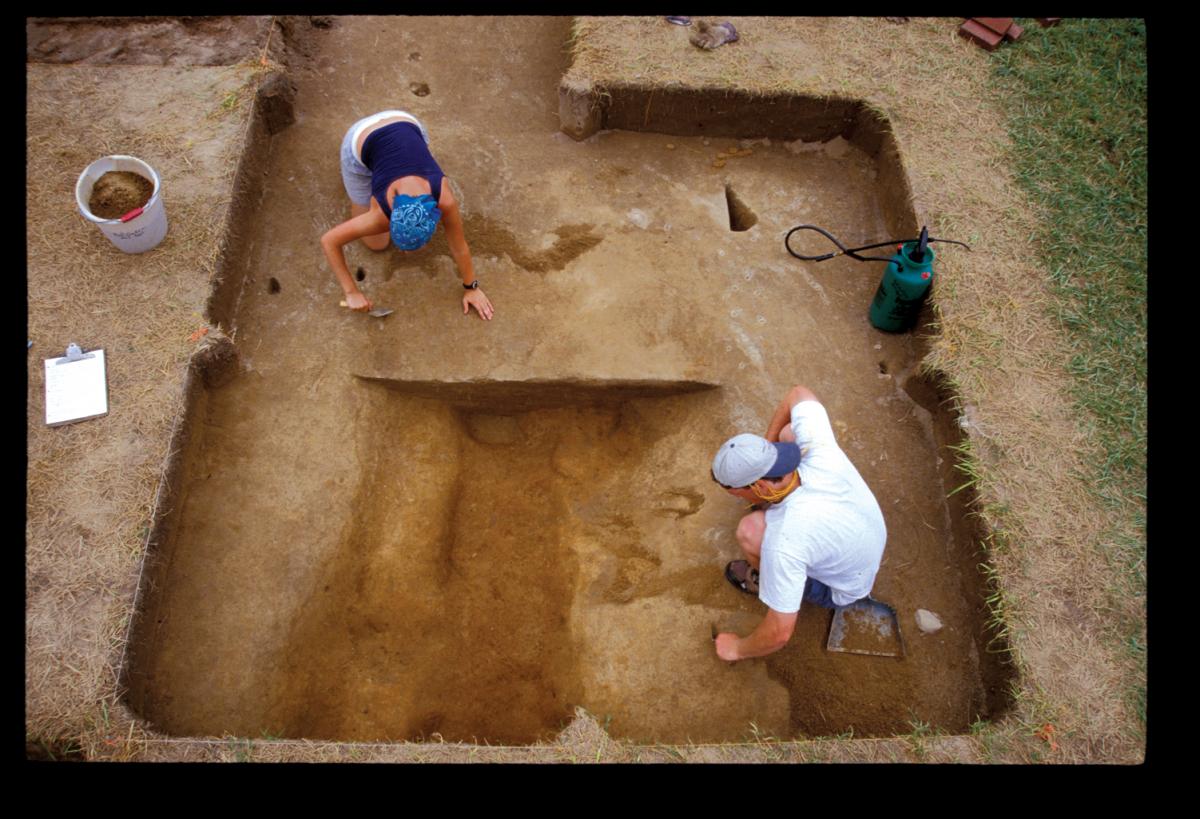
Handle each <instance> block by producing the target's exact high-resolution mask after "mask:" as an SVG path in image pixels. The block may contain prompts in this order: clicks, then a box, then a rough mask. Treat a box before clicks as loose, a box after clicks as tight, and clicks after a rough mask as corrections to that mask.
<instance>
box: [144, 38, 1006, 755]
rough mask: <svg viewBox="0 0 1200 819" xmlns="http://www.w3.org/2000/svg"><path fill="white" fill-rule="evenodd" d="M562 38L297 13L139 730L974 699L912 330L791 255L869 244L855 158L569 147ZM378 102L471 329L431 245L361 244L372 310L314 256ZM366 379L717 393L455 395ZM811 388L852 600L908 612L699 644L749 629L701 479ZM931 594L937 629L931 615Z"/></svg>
mask: <svg viewBox="0 0 1200 819" xmlns="http://www.w3.org/2000/svg"><path fill="white" fill-rule="evenodd" d="M568 28H569V20H568V19H567V18H536V19H532V20H530V19H501V20H487V21H483V20H478V21H476V20H468V19H462V18H457V19H456V20H455V22H454V24H453V25H452V26H451V25H446V24H445V23H444V21H439V20H437V19H435V18H409V19H405V20H397V19H388V18H383V19H372V18H358V17H354V18H339V20H338V21H337V24H336V25H334V26H333V27H331V28H329V29H327V30H313V31H311V32H309V34H311V35H312V36H313V37H316V38H318V39H317V40H315V41H314V42H313V43H311V44H310V46H311V48H310V51H311V53H312V54H313V58H312V62H311V64H309V65H307V66H304V67H301V68H300V69H299V70H297V71H296V73H295V75H294V79H295V82H296V85H297V87H298V93H297V97H296V105H297V109H296V113H297V118H296V123H295V125H293V126H292V127H291V128H289V129H287V130H285V131H283V132H281V133H279V134H277V135H276V136H275V137H274V138H273V142H272V147H271V155H270V159H269V162H268V163H267V165H266V167H265V168H264V169H263V173H264V182H263V186H264V192H263V197H262V200H261V207H260V208H258V209H257V211H256V212H255V214H254V216H253V219H252V224H251V225H249V226H248V230H249V231H250V232H251V236H252V237H253V238H252V239H251V242H250V245H249V249H248V253H247V256H246V258H245V259H244V260H243V262H242V264H241V265H240V270H238V271H237V274H238V275H244V277H245V280H246V289H245V293H244V297H243V298H242V300H241V302H240V305H239V307H238V311H237V314H236V321H235V325H236V333H235V339H236V345H237V347H238V348H239V350H240V360H241V369H242V371H241V372H240V374H239V375H238V377H237V378H236V379H234V380H233V381H232V382H230V383H229V384H227V385H225V386H223V387H220V388H218V389H214V390H212V391H210V392H209V393H207V394H206V395H204V396H203V397H202V399H201V401H200V403H199V404H198V405H197V406H196V407H194V410H193V415H192V441H191V443H190V445H189V446H190V449H189V455H188V457H187V460H186V463H185V468H186V478H185V491H184V493H183V495H182V496H181V499H180V502H179V503H178V504H177V505H176V507H175V509H174V510H173V515H174V516H175V527H176V528H175V536H174V537H173V538H172V539H171V540H170V542H168V543H164V544H163V545H162V551H161V553H160V554H159V555H158V560H157V562H156V564H155V565H154V566H152V567H151V569H150V572H151V574H150V577H151V579H152V581H153V583H152V585H151V586H150V587H149V588H150V591H149V592H148V593H147V596H146V604H145V608H144V612H143V616H142V619H141V621H140V624H139V626H138V629H137V632H136V635H135V644H134V646H133V654H132V665H131V668H130V673H129V677H128V680H129V685H130V702H131V704H132V705H133V706H134V707H135V708H136V709H137V710H138V711H139V712H140V713H141V714H142V715H143V716H144V717H146V718H147V719H148V720H150V722H151V723H152V724H153V725H154V726H155V727H157V728H159V729H160V730H163V731H166V732H167V733H170V734H175V735H192V736H195V735H204V734H225V733H229V734H235V735H241V736H262V735H264V734H265V735H270V736H304V737H309V738H328V739H334V738H336V739H345V740H376V739H400V738H405V737H419V736H429V735H431V734H433V733H437V734H440V735H441V736H442V737H444V738H446V739H464V740H471V739H478V740H484V739H487V740H490V741H493V742H496V741H502V742H529V741H532V740H534V739H536V738H539V737H545V736H548V735H549V734H551V733H552V732H554V731H555V730H557V729H559V728H560V727H561V726H562V723H563V722H564V721H565V720H566V719H568V718H569V716H570V713H571V708H572V706H574V705H583V706H584V707H585V708H587V709H588V711H590V712H591V713H593V714H596V715H598V716H599V717H602V718H603V719H604V720H605V722H606V726H607V729H608V731H609V732H610V733H611V734H612V735H613V736H615V737H621V738H632V739H636V740H643V741H650V740H654V741H667V742H676V741H685V740H689V739H690V740H693V741H722V740H740V739H744V738H746V737H748V736H750V735H751V725H752V724H753V725H754V726H756V729H755V730H756V731H757V732H758V735H759V736H764V735H772V736H776V737H791V736H798V735H809V736H812V735H830V734H836V733H842V732H846V731H851V730H852V731H853V732H854V735H856V736H872V735H874V736H879V735H890V734H894V733H903V732H907V731H909V730H911V726H912V724H913V722H914V721H921V722H927V723H929V724H930V725H932V726H934V727H936V728H939V729H942V730H946V731H949V732H961V731H963V730H965V729H966V728H967V726H968V725H969V724H970V723H971V722H972V721H973V720H974V719H976V718H977V717H979V716H981V715H984V711H985V704H984V702H985V696H984V691H983V683H982V681H981V677H980V672H979V659H978V651H979V647H978V645H977V641H976V635H977V634H978V632H979V623H978V613H977V611H976V605H977V602H978V601H976V600H973V599H971V598H970V596H969V594H967V593H965V589H967V588H969V587H970V583H968V582H966V579H965V578H964V576H963V572H964V569H966V570H970V569H973V566H974V560H973V559H971V558H969V557H968V558H964V554H963V551H964V550H966V549H969V548H971V547H970V546H969V545H961V544H958V543H956V542H955V539H954V537H953V535H952V531H951V521H950V520H949V516H948V512H947V507H946V504H945V501H944V498H945V494H946V490H947V487H946V486H944V484H943V482H942V476H941V473H940V471H939V463H938V461H937V457H938V456H937V450H936V446H935V442H934V439H933V435H932V431H931V424H930V418H929V413H928V412H927V411H926V410H925V409H923V408H921V407H919V406H917V405H916V404H915V403H914V402H913V401H912V400H911V399H910V398H909V397H908V395H907V394H906V393H905V392H904V390H903V389H901V388H900V386H899V383H900V382H901V381H902V380H903V378H904V377H905V375H906V374H907V373H908V372H909V370H910V368H911V366H912V364H913V362H914V358H915V353H916V350H915V349H914V346H913V340H912V338H911V337H910V336H908V335H901V336H890V335H886V334H883V333H880V332H878V331H876V330H874V329H873V328H871V327H870V326H869V324H868V322H867V319H866V308H867V305H868V304H869V302H870V299H871V297H872V295H873V293H874V289H875V285H876V284H877V278H876V277H877V276H878V273H879V271H878V268H877V266H866V265H859V264H856V263H854V262H852V261H848V260H834V261H830V262H827V263H824V264H822V265H820V266H817V265H809V264H805V263H802V262H799V261H797V260H795V259H793V258H791V257H790V256H788V255H787V254H786V252H785V251H784V249H783V245H782V238H783V235H784V233H786V231H787V229H789V228H790V227H792V226H794V225H795V224H799V223H802V222H815V223H819V224H823V225H837V226H839V231H838V233H839V235H840V236H841V238H842V239H843V240H844V241H846V242H850V243H862V242H867V241H875V240H878V239H880V238H883V237H884V236H885V235H886V228H885V223H886V220H885V218H884V217H885V215H884V213H883V211H882V205H881V204H880V196H879V192H878V185H877V180H876V175H877V170H876V167H875V164H874V162H873V161H872V160H871V159H870V158H869V157H867V156H865V155H863V154H862V153H861V152H859V151H858V150H857V149H855V148H853V147H852V146H850V145H849V144H847V143H846V142H845V141H844V140H841V139H837V140H834V141H832V142H830V143H827V144H825V145H815V144H800V143H780V142H763V141H758V142H749V143H739V141H738V140H736V139H701V138H694V137H669V136H664V135H656V134H646V133H630V132H601V133H600V134H597V135H596V136H594V137H592V138H590V139H588V140H586V141H585V142H582V143H575V142H572V141H571V140H570V139H569V138H567V137H566V136H564V135H563V134H561V133H560V132H559V130H558V125H559V123H558V116H557V93H556V92H557V82H558V78H559V77H560V75H561V73H562V71H563V70H564V68H565V65H564V54H565V52H564V42H565V40H566V37H567V34H568ZM457 53H470V54H472V55H475V56H474V57H473V60H472V62H471V64H470V65H469V66H467V67H464V66H463V65H461V64H459V63H458V62H456V61H454V60H451V59H447V58H446V55H451V54H457ZM397 55H400V57H399V59H398V58H397ZM422 85H424V86H425V87H426V88H427V89H428V93H427V94H423V95H420V96H418V95H417V94H416V93H415V92H409V91H407V90H399V91H393V92H389V91H388V90H387V89H388V88H392V89H409V88H410V87H413V88H420V87H421V86H422ZM390 107H400V108H404V109H407V110H409V111H412V112H413V113H415V114H417V115H418V116H420V117H421V118H422V119H423V120H424V121H425V123H426V124H427V126H428V127H429V130H430V132H431V135H432V140H431V147H432V149H433V152H434V154H435V156H437V157H438V159H439V161H440V162H441V163H442V166H443V168H444V170H445V171H446V173H447V175H448V177H449V178H450V179H452V180H453V183H454V184H455V186H456V190H457V191H458V192H459V194H460V200H461V201H462V202H463V208H464V212H465V218H466V231H467V239H468V242H469V243H470V246H471V249H472V253H473V256H474V258H475V263H476V270H477V273H478V274H479V276H480V279H481V281H482V283H483V288H484V289H485V291H486V292H487V293H488V295H489V297H490V298H491V299H492V301H493V302H494V304H495V306H496V309H497V315H496V319H495V320H494V321H492V322H490V323H485V322H482V321H479V320H478V319H476V318H475V317H474V316H473V315H472V316H469V317H465V316H463V315H462V313H461V308H460V306H459V294H460V293H461V289H460V288H459V287H458V284H457V280H456V276H455V275H453V270H454V268H453V263H452V261H451V259H450V257H449V254H448V251H447V248H446V244H445V240H444V238H443V237H442V235H441V234H440V233H439V234H438V237H437V238H436V239H435V241H434V242H433V243H431V246H430V247H428V248H426V249H424V250H422V251H419V252H417V253H413V254H407V255H401V254H399V253H398V252H394V251H386V252H383V253H379V254H375V253H371V252H370V251H367V250H365V249H364V248H361V247H354V248H351V249H350V250H349V252H348V261H349V263H350V267H351V269H352V270H354V269H355V268H357V267H360V266H361V267H362V269H363V271H364V274H365V275H364V282H363V284H362V285H361V286H363V287H364V289H365V291H366V292H367V293H368V294H369V295H370V296H371V297H372V298H374V299H375V300H376V302H377V303H378V304H383V305H386V306H390V307H394V308H396V313H395V314H393V315H392V316H391V317H389V318H387V319H383V320H376V319H369V318H367V317H364V316H361V315H350V314H348V313H346V311H344V310H342V309H340V308H338V306H337V302H338V299H339V298H340V291H339V289H338V287H337V285H336V282H335V280H334V277H333V275H332V273H331V272H330V271H329V270H328V268H327V265H326V263H325V261H324V259H323V257H322V255H321V251H320V247H319V244H318V242H317V240H318V238H319V236H320V234H321V233H322V232H323V231H324V230H326V229H328V228H329V227H331V226H332V225H334V224H336V223H337V222H339V221H340V220H341V219H343V218H345V216H346V215H347V203H346V200H345V194H344V192H343V190H342V185H341V180H340V176H339V172H338V166H337V159H336V157H337V147H338V144H339V143H340V140H341V137H342V134H343V133H344V131H345V129H346V128H347V127H348V125H349V124H350V123H351V122H353V121H354V120H355V119H357V118H359V117H361V116H364V115H366V114H369V113H372V112H374V111H376V110H380V109H383V108H390ZM739 147H740V148H742V149H749V153H747V154H745V155H741V156H738V157H736V158H732V159H729V160H728V161H727V162H726V163H725V165H724V167H720V168H717V167H714V160H716V159H717V153H718V152H719V151H723V150H727V149H732V148H739ZM727 189H728V190H732V191H733V192H734V193H736V196H737V199H738V200H739V201H740V202H741V203H743V205H744V206H745V207H746V208H748V209H749V210H751V211H752V212H753V213H754V214H755V215H756V216H757V222H756V224H754V225H753V226H752V227H750V228H749V229H748V230H744V231H733V230H730V215H729V210H728V208H729V204H728V202H729V201H730V199H729V197H727ZM743 218H744V214H743ZM355 375H364V376H371V377H375V378H384V379H393V380H398V381H417V382H429V381H438V380H445V381H451V382H459V381H467V380H470V379H478V378H488V379H501V380H503V379H508V380H522V379H541V380H546V381H555V380H563V379H586V380H589V381H592V382H603V381H605V380H623V379H624V380H628V379H658V380H661V381H665V382H673V381H685V380H695V381H708V382H712V383H716V384H720V385H721V387H720V389H716V390H712V391H708V392H702V393H698V394H696V395H690V396H680V397H674V398H662V399H637V400H632V401H627V402H624V403H623V404H622V405H620V406H618V407H617V408H609V409H603V408H601V409H596V408H579V409H574V410H573V409H570V408H567V409H563V408H559V409H555V410H536V409H532V410H528V411H527V410H526V409H525V408H520V409H519V410H514V409H513V408H506V407H503V406H500V407H498V408H497V411H496V413H495V414H484V415H471V414H470V413H468V414H467V415H466V416H464V415H463V414H462V412H461V411H458V410H454V409H453V408H451V407H449V406H447V405H445V404H441V403H438V402H436V401H429V400H421V399H415V398H411V397H406V396H403V395H397V394H395V393H394V392H392V391H388V390H384V389H381V388H379V387H378V386H377V385H373V384H367V383H364V381H363V380H362V379H358V378H355ZM796 382H802V383H805V384H807V385H808V386H809V387H811V388H812V389H814V390H815V391H816V393H817V394H818V395H819V396H820V397H821V398H822V400H823V401H824V403H825V405H826V406H827V407H828V409H829V412H830V415H831V417H832V419H833V421H834V425H835V430H836V431H837V433H838V435H839V440H840V442H841V444H842V446H843V448H844V449H845V450H846V451H847V453H848V454H849V455H850V457H851V459H852V460H853V461H854V462H855V464H856V465H857V466H858V468H859V470H860V471H861V472H862V474H863V476H864V478H865V479H866V480H867V482H868V484H869V485H870V486H872V488H873V489H874V491H875V493H876V496H877V497H878V499H879V501H880V504H881V506H882V508H883V510H884V515H885V519H886V522H887V525H888V529H889V544H888V548H887V552H886V554H885V558H884V563H883V567H882V570H881V572H880V575H879V579H878V582H877V585H876V590H875V591H876V595H877V596H878V597H880V598H881V599H884V600H887V601H889V602H891V603H892V604H893V605H895V606H896V608H897V609H898V611H899V612H900V616H901V623H902V628H903V629H904V630H905V635H906V642H907V648H908V656H907V657H906V658H905V659H904V660H900V661H898V660H891V659H879V658H869V657H859V656H839V655H831V654H830V653H828V652H826V651H825V650H824V648H823V642H824V639H825V635H826V632H827V629H828V625H829V613H828V612H827V611H822V610H817V609H805V610H803V611H802V612H801V616H800V619H799V624H798V627H797V631H796V635H795V636H794V637H793V640H792V642H791V644H790V645H789V646H788V647H787V649H785V650H784V651H782V652H780V653H779V654H777V655H774V656H773V657H771V658H769V659H768V660H766V661H751V662H745V663H739V664H737V665H735V666H728V665H726V664H724V663H721V662H720V661H719V660H717V658H716V657H715V655H714V654H713V652H712V647H711V639H710V628H711V626H712V625H713V624H714V623H715V624H716V625H718V626H719V627H721V628H723V629H738V630H741V632H742V633H746V631H748V630H749V628H751V627H752V626H753V625H754V624H755V623H756V622H757V620H758V619H759V617H760V616H761V614H762V611H763V610H762V607H761V605H760V604H758V603H757V601H754V600H751V599H750V598H748V597H746V596H743V595H740V594H738V593H737V592H736V591H734V590H733V589H732V588H730V587H729V586H728V584H727V583H726V581H725V580H724V578H723V576H722V574H721V568H722V567H723V566H724V564H725V562H727V561H728V560H730V559H733V558H735V557H737V556H738V554H737V549H736V546H735V544H734V541H733V529H734V526H735V525H736V522H737V519H738V517H739V515H740V513H741V512H740V509H739V504H738V503H737V502H735V501H734V500H733V499H731V498H729V497H728V496H727V495H725V494H724V493H723V492H721V491H720V490H719V488H717V487H716V486H715V485H713V484H712V483H711V482H710V481H709V480H708V474H707V470H708V463H709V459H710V457H711V451H712V449H713V447H714V446H716V444H718V443H719V442H720V441H721V440H723V439H724V438H725V437H727V436H728V435H730V434H732V433H733V432H736V431H739V430H743V429H749V430H759V429H761V428H762V427H764V426H765V424H766V421H767V418H768V415H769V413H770V411H771V409H772V408H773V406H774V404H775V402H776V401H777V400H778V399H779V397H780V396H781V395H782V394H783V393H784V392H785V391H786V389H787V388H788V387H789V386H790V385H791V384H793V383H796ZM472 418H474V420H472ZM480 419H483V420H480ZM481 424H482V425H483V426H482V427H480V425H481ZM481 428H482V429H483V430H484V431H482V432H481V431H480V429H481ZM496 436H499V437H498V438H497V437H496ZM489 437H491V438H492V440H491V442H489V441H488V439H489ZM505 439H507V440H508V441H512V442H513V443H505ZM519 442H526V443H520V445H518V443H519ZM547 453H550V454H549V455H547ZM560 453H565V454H560ZM448 533H449V534H454V535H455V537H453V538H449V539H447V538H446V537H444V535H446V534H448ZM447 549H449V550H450V551H449V553H447V551H446V550H447ZM964 560H965V562H964ZM918 608H925V609H929V610H932V611H935V612H937V614H938V615H939V616H940V617H941V618H942V620H943V622H945V623H946V627H945V628H944V629H943V630H942V631H941V632H939V633H937V634H935V635H928V636H927V635H922V634H920V633H919V632H918V631H917V629H916V627H915V623H914V620H913V616H914V613H915V611H916V609H918Z"/></svg>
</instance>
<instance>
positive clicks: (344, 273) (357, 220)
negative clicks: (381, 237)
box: [321, 207, 388, 310]
mask: <svg viewBox="0 0 1200 819" xmlns="http://www.w3.org/2000/svg"><path fill="white" fill-rule="evenodd" d="M387 229H388V222H387V217H386V216H384V215H383V211H381V210H379V209H378V207H374V208H371V209H370V210H368V211H367V212H366V213H363V214H360V215H358V216H355V217H354V218H352V219H347V220H346V221H345V222H342V223H341V224H340V225H338V226H337V227H334V228H330V229H329V230H328V231H326V232H325V234H324V235H323V236H321V250H323V251H324V252H325V259H326V260H327V261H328V262H329V266H330V267H332V268H333V274H334V276H336V277H337V280H338V284H340V285H341V286H342V292H343V293H345V294H346V304H347V305H348V306H349V307H350V309H351V310H370V309H371V307H372V303H371V300H370V299H368V298H367V297H366V296H364V295H363V294H362V292H361V291H360V290H359V289H358V285H357V284H355V282H354V277H353V276H351V275H350V268H349V267H347V266H346V253H345V251H344V250H343V248H344V247H345V246H346V245H348V244H350V243H351V242H353V241H354V240H355V239H361V238H362V237H364V236H373V235H375V234H377V233H383V232H384V231H386V230H387Z"/></svg>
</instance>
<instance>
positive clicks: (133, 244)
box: [75, 154, 167, 253]
mask: <svg viewBox="0 0 1200 819" xmlns="http://www.w3.org/2000/svg"><path fill="white" fill-rule="evenodd" d="M110 171H128V172H132V173H135V174H137V175H138V176H141V177H143V178H145V179H148V180H150V182H151V183H153V186H154V189H153V191H152V192H151V194H150V199H149V200H148V201H147V202H146V203H145V204H144V205H142V206H141V207H138V208H134V209H133V210H131V211H129V212H128V213H126V214H124V215H122V216H121V217H120V218H118V219H105V218H103V217H101V216H97V215H96V214H94V213H92V211H91V210H90V208H89V206H88V202H89V201H90V199H91V197H92V190H93V189H94V188H95V187H96V182H97V181H99V179H100V177H102V176H104V174H106V173H108V172H110ZM75 204H76V205H77V206H78V208H79V212H80V213H81V214H82V215H83V217H84V218H85V219H87V220H88V221H89V222H92V223H93V224H95V225H96V227H98V228H100V232H101V233H103V234H104V235H105V236H106V237H107V238H108V240H109V241H110V242H112V243H113V244H114V245H116V246H117V248H118V249H120V250H122V251H123V252H125V253H144V252H146V251H147V250H150V249H152V248H154V247H157V246H158V244H159V243H160V242H162V240H163V238H164V237H165V236H166V235H167V213H166V210H165V208H164V207H163V200H162V183H161V180H159V178H158V173H157V171H155V170H154V169H153V168H152V167H150V165H148V164H147V163H145V162H143V161H142V160H140V159H138V158H137V157H135V156H126V155H123V154H114V155H112V156H105V157H101V158H100V159H97V160H96V161H95V162H93V163H92V164H91V165H88V166H87V167H86V168H84V170H83V173H81V174H80V175H79V181H77V182H76V183H75Z"/></svg>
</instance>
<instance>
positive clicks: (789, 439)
mask: <svg viewBox="0 0 1200 819" xmlns="http://www.w3.org/2000/svg"><path fill="white" fill-rule="evenodd" d="M779 440H780V441H781V442H784V443H795V442H796V433H795V432H793V431H792V425H791V424H785V425H784V427H783V429H781V430H779Z"/></svg>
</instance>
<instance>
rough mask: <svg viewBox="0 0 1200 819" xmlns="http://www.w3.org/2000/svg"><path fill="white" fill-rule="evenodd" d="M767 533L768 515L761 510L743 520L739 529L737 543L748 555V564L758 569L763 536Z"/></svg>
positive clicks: (739, 524)
mask: <svg viewBox="0 0 1200 819" xmlns="http://www.w3.org/2000/svg"><path fill="white" fill-rule="evenodd" d="M766 531H767V515H766V513H765V512H763V511H761V510H759V511H757V512H751V513H750V514H748V515H746V516H745V517H744V518H742V520H741V522H739V523H738V527H737V542H738V545H739V546H741V547H742V553H743V554H745V555H746V560H747V562H749V563H750V565H751V566H753V567H754V568H755V569H757V568H758V556H759V555H760V554H761V553H762V541H763V534H764V533H765V532H766Z"/></svg>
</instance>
